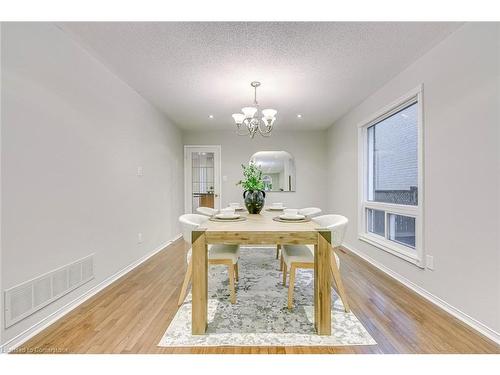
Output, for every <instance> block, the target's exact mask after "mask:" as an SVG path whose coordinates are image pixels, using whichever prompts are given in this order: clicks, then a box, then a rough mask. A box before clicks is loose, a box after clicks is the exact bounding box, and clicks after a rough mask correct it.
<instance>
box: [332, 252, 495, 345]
mask: <svg viewBox="0 0 500 375" xmlns="http://www.w3.org/2000/svg"><path fill="white" fill-rule="evenodd" d="M342 246H343V247H344V248H345V249H346V250H348V251H350V252H352V253H353V254H355V255H357V256H359V257H360V258H361V259H363V260H365V261H367V262H368V263H370V264H371V265H372V266H374V267H376V268H378V269H379V270H380V271H382V272H384V273H385V274H386V275H388V276H390V277H392V278H393V279H395V280H396V281H398V282H400V283H401V284H403V285H404V286H406V287H407V288H410V289H411V290H413V291H414V292H415V293H417V294H419V295H420V296H422V297H424V298H425V299H426V300H428V301H430V302H432V303H433V304H434V305H436V306H437V307H439V308H441V309H443V310H444V311H446V312H447V313H449V314H451V315H453V316H454V317H455V318H457V319H458V320H460V321H461V322H463V323H465V324H467V325H468V326H469V327H471V328H472V329H474V330H476V331H477V332H479V333H480V334H482V335H483V336H486V337H487V338H489V339H490V340H492V341H494V342H496V343H497V344H499V345H500V333H498V332H496V331H494V330H492V329H491V328H489V327H488V326H486V325H485V324H483V323H481V322H480V321H478V320H476V319H474V318H473V317H471V316H470V315H467V314H466V313H464V312H463V311H461V310H459V309H457V308H456V307H454V306H452V305H450V304H449V303H448V302H446V301H444V300H442V299H441V298H439V297H437V296H435V295H434V294H432V293H430V292H428V291H427V290H425V289H424V288H422V287H420V286H418V285H417V284H415V283H414V282H412V281H410V280H408V279H407V278H406V277H404V276H401V275H400V274H398V273H397V272H394V271H393V270H391V269H390V268H388V267H386V266H384V265H383V264H382V263H380V262H378V261H376V260H375V259H373V258H371V257H369V256H368V255H366V254H363V253H362V252H361V251H359V250H356V249H355V248H354V247H353V246H352V245H349V244H345V243H344V244H343V245H342Z"/></svg>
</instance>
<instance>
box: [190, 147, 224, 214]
mask: <svg viewBox="0 0 500 375" xmlns="http://www.w3.org/2000/svg"><path fill="white" fill-rule="evenodd" d="M220 153H221V146H184V192H185V201H184V210H185V212H186V213H196V209H197V208H198V207H210V208H215V209H217V210H218V209H220V194H221V190H220V187H221V181H220V176H221V173H220V168H221V167H220V165H221V161H220Z"/></svg>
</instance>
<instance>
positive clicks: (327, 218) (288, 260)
mask: <svg viewBox="0 0 500 375" xmlns="http://www.w3.org/2000/svg"><path fill="white" fill-rule="evenodd" d="M312 220H313V221H314V222H315V223H317V224H318V225H319V227H320V228H322V229H325V230H330V231H331V234H332V239H331V242H332V243H331V246H332V256H331V257H330V262H331V263H330V272H331V274H332V278H333V281H334V282H335V285H336V287H337V292H338V294H339V296H340V299H341V300H342V303H343V305H344V309H345V311H346V312H349V311H350V309H349V303H348V302H347V297H346V293H345V289H344V284H343V282H342V278H341V276H340V272H339V267H340V259H339V257H338V255H337V254H336V253H335V249H336V248H338V247H339V246H340V245H342V242H343V240H344V235H345V231H346V229H347V224H348V223H349V220H348V219H347V218H346V217H344V216H342V215H322V216H317V217H315V218H313V219H312ZM334 261H335V264H334V263H333V262H334ZM281 265H282V270H283V285H285V286H286V278H287V270H288V269H289V270H290V279H289V281H288V308H289V309H292V308H293V292H294V288H295V271H296V269H297V268H309V269H310V268H314V246H313V245H283V247H282V252H281Z"/></svg>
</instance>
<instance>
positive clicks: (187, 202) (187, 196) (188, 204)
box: [184, 145, 222, 214]
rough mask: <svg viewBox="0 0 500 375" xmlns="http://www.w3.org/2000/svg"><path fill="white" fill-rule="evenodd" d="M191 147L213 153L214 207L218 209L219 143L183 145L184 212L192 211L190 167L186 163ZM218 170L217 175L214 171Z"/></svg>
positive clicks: (219, 201) (219, 180) (220, 148)
mask: <svg viewBox="0 0 500 375" xmlns="http://www.w3.org/2000/svg"><path fill="white" fill-rule="evenodd" d="M193 149H200V150H201V152H213V153H214V185H215V186H214V194H216V195H217V196H216V197H214V198H215V199H214V208H215V209H216V210H220V206H221V199H222V163H221V150H222V147H221V145H184V212H185V213H187V214H190V213H192V208H193V199H192V195H193V191H192V189H193V184H192V183H191V180H192V179H191V176H192V169H191V165H188V163H187V161H188V155H189V153H190V152H191V151H193ZM217 170H218V175H217V173H216V171H217Z"/></svg>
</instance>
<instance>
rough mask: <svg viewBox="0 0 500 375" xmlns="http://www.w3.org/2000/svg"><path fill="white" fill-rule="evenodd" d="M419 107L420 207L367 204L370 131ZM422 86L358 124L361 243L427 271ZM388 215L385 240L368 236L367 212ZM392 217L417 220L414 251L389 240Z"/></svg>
mask: <svg viewBox="0 0 500 375" xmlns="http://www.w3.org/2000/svg"><path fill="white" fill-rule="evenodd" d="M413 103H417V158H418V160H417V173H418V177H417V182H418V205H416V206H410V205H401V204H394V203H382V202H373V201H369V200H368V186H369V184H370V183H369V181H368V171H369V169H368V158H369V153H368V128H369V127H371V126H373V125H376V124H378V123H379V122H381V121H383V120H385V119H386V118H388V117H390V116H392V115H394V114H395V113H397V112H399V111H400V110H402V109H403V108H405V107H407V106H409V105H411V104H413ZM423 107H424V105H423V85H422V84H421V85H419V86H417V87H416V88H414V89H413V90H411V91H409V92H408V93H406V94H405V95H403V96H402V97H400V98H399V99H397V100H395V101H394V102H392V103H391V104H389V105H387V106H385V107H384V108H382V109H381V110H379V111H378V112H376V113H375V114H373V115H372V116H370V117H369V118H368V119H367V120H366V121H362V122H361V123H359V124H358V173H359V176H358V239H359V240H362V241H364V242H367V243H369V244H371V245H373V246H375V247H377V248H379V249H382V250H384V251H386V252H388V253H390V254H393V255H395V256H398V257H399V258H402V259H404V260H406V261H408V262H410V263H413V264H415V265H417V266H418V267H420V268H424V238H423V237H424V236H423V233H424V231H423V229H424V210H423V207H424V158H423V156H424V142H423V139H424V137H423V135H424V112H423ZM369 208H371V209H375V210H382V211H384V212H385V228H384V229H385V237H382V236H380V235H377V234H374V233H371V232H368V229H367V214H366V211H367V209H369ZM389 214H397V215H403V216H409V217H413V218H415V249H411V248H410V247H407V246H404V245H401V244H399V243H397V242H395V241H391V240H389V239H388V231H389V228H388V221H389V218H388V216H389Z"/></svg>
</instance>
